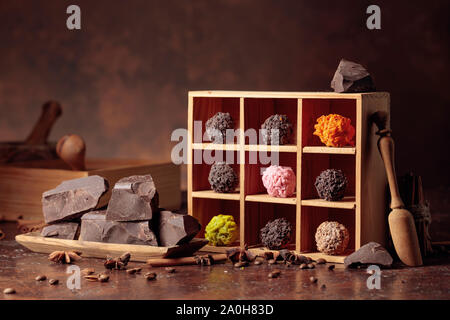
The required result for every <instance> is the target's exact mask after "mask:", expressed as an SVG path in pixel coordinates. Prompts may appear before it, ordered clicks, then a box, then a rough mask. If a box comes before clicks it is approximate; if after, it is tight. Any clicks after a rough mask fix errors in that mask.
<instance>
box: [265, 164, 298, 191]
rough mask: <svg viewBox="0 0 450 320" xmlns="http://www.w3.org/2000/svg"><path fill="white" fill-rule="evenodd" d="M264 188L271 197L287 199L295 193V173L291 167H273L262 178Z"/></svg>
mask: <svg viewBox="0 0 450 320" xmlns="http://www.w3.org/2000/svg"><path fill="white" fill-rule="evenodd" d="M262 181H263V185H264V187H265V188H266V189H267V193H268V194H269V195H270V196H272V197H278V198H287V197H291V196H292V195H293V194H294V192H295V183H296V179H295V173H294V170H292V168H291V167H282V166H277V165H273V166H270V167H268V168H267V169H266V170H265V171H264V173H263V176H262Z"/></svg>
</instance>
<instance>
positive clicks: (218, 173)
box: [208, 162, 239, 193]
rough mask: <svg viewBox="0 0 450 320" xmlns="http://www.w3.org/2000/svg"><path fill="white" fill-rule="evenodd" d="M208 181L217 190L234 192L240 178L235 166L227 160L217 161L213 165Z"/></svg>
mask: <svg viewBox="0 0 450 320" xmlns="http://www.w3.org/2000/svg"><path fill="white" fill-rule="evenodd" d="M208 181H209V183H210V184H211V189H213V190H214V191H215V192H220V193H227V192H233V191H234V190H235V189H236V187H237V185H238V184H239V178H238V175H237V174H236V172H234V170H233V168H232V167H231V166H230V165H228V164H226V163H225V162H217V163H215V164H213V165H212V166H211V170H210V171H209V177H208Z"/></svg>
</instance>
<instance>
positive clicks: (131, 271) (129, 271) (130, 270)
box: [127, 268, 142, 274]
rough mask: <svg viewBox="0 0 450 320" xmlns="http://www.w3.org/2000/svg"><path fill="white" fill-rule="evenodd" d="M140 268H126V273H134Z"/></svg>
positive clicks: (139, 270)
mask: <svg viewBox="0 0 450 320" xmlns="http://www.w3.org/2000/svg"><path fill="white" fill-rule="evenodd" d="M141 270H142V268H133V269H127V273H128V274H135V273H139V272H141Z"/></svg>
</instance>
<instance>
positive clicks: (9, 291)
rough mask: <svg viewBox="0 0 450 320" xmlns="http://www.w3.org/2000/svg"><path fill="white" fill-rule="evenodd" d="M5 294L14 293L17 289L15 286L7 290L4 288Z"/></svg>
mask: <svg viewBox="0 0 450 320" xmlns="http://www.w3.org/2000/svg"><path fill="white" fill-rule="evenodd" d="M3 293H4V294H14V293H16V289H14V288H6V289H5V290H3Z"/></svg>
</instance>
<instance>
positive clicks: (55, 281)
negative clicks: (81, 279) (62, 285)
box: [48, 279, 59, 286]
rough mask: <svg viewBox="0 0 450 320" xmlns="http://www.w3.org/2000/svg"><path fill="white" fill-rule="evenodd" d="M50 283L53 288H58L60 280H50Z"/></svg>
mask: <svg viewBox="0 0 450 320" xmlns="http://www.w3.org/2000/svg"><path fill="white" fill-rule="evenodd" d="M48 283H50V285H52V286H56V285H57V284H58V283H59V280H58V279H50V280H48Z"/></svg>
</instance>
